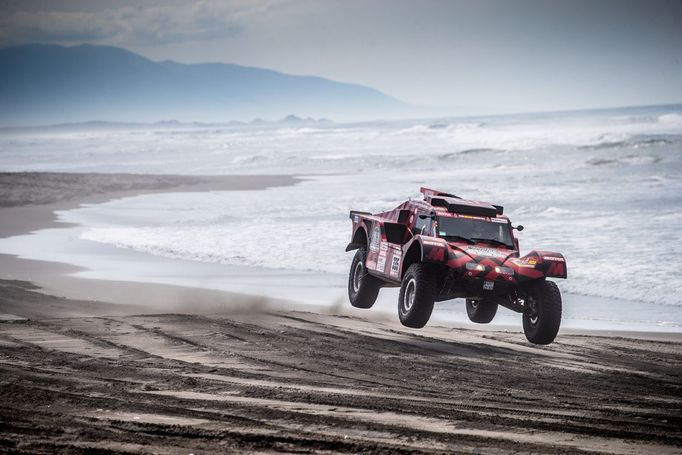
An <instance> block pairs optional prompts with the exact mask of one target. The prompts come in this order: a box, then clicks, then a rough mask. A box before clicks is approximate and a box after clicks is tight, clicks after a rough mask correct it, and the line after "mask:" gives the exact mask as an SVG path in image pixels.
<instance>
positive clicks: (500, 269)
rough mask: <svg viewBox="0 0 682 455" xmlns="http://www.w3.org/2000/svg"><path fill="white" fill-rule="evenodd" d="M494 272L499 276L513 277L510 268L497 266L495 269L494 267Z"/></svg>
mask: <svg viewBox="0 0 682 455" xmlns="http://www.w3.org/2000/svg"><path fill="white" fill-rule="evenodd" d="M495 271H496V272H497V273H499V274H502V275H513V274H514V269H512V268H511V267H504V266H502V267H500V266H497V267H495Z"/></svg>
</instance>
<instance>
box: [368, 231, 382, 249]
mask: <svg viewBox="0 0 682 455" xmlns="http://www.w3.org/2000/svg"><path fill="white" fill-rule="evenodd" d="M380 241H381V229H380V228H379V226H377V227H375V228H374V229H372V237H371V238H370V240H369V249H370V250H371V251H376V250H378V249H379V242H380Z"/></svg>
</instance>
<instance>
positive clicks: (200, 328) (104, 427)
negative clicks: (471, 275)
mask: <svg viewBox="0 0 682 455" xmlns="http://www.w3.org/2000/svg"><path fill="white" fill-rule="evenodd" d="M2 286H4V287H3V292H2V293H3V300H5V299H6V296H7V295H11V296H12V299H13V300H16V301H18V302H22V303H23V306H22V308H24V311H25V312H26V314H29V313H32V314H34V315H36V316H39V315H40V311H41V308H43V309H45V308H46V309H47V310H48V311H49V312H54V313H59V311H61V310H60V309H59V308H66V309H68V308H69V307H72V308H78V309H79V310H80V311H83V312H85V311H89V306H91V305H92V302H90V301H85V302H82V301H70V300H65V299H60V298H58V297H48V296H45V295H44V294H42V293H38V292H36V291H35V290H33V289H32V286H31V285H30V284H28V283H22V282H7V281H5V282H3V283H2ZM58 307H59V308H58ZM95 308H96V311H97V313H98V314H100V313H101V311H100V310H101V309H102V308H106V305H104V304H101V303H100V304H99V305H96V306H95ZM109 309H110V310H111V314H112V315H111V316H102V315H98V316H94V317H83V316H81V317H70V318H64V317H58V315H53V316H52V317H47V318H41V317H35V316H34V318H32V319H30V320H27V319H19V316H21V315H16V316H15V318H13V320H5V321H2V322H0V371H1V375H0V400H1V402H2V404H0V451H2V450H18V451H20V452H25V453H37V452H52V451H69V452H70V453H73V452H75V453H78V452H85V451H88V450H91V449H101V450H109V451H112V452H126V451H130V452H153V453H209V452H215V451H223V452H235V451H236V452H254V451H255V452H269V451H283V452H332V453H336V452H346V453H359V452H372V453H407V452H411V453H440V452H450V451H454V452H465V453H509V452H524V453H529V452H533V453H562V452H569V453H570V452H577V451H581V453H582V452H583V451H586V452H588V453H589V452H608V453H659V454H663V453H679V452H680V447H682V430H681V429H680V428H682V415H681V413H680V407H681V406H680V405H681V404H682V399H681V398H680V397H681V395H682V394H681V392H682V391H681V384H682V382H681V379H682V377H681V376H682V368H681V367H682V357H681V355H680V352H681V351H680V347H681V346H682V345H681V344H680V343H679V342H664V341H647V340H638V339H627V338H620V337H597V336H584V335H562V336H561V337H560V338H559V339H558V340H557V342H555V343H554V344H552V345H550V346H549V347H536V346H532V345H529V344H528V343H526V342H525V341H524V339H523V336H522V335H521V334H520V333H516V332H511V333H504V332H489V331H475V330H466V329H461V328H451V327H442V326H440V327H439V326H430V327H427V328H426V329H424V330H421V331H412V330H408V329H405V328H403V327H401V326H400V325H398V324H396V323H395V322H394V321H388V320H386V319H383V320H380V319H375V320H373V319H368V318H365V317H360V316H348V315H343V314H341V315H336V314H333V313H330V312H329V311H326V312H312V311H308V312H304V311H289V312H281V311H276V312H273V311H271V310H270V308H269V307H268V305H267V304H266V303H265V304H262V305H259V306H255V307H246V306H244V307H241V308H232V309H231V310H227V311H223V312H222V313H219V314H144V315H130V314H129V315H126V313H131V312H132V313H134V312H136V311H138V310H142V311H145V309H140V308H138V307H135V306H134V305H132V306H130V307H123V306H120V305H113V306H110V307H109ZM13 311H14V313H21V310H18V309H17V308H16V307H15V308H14V309H13ZM365 314H366V315H367V316H368V317H371V316H372V313H371V312H367V313H365Z"/></svg>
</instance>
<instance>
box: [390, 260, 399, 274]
mask: <svg viewBox="0 0 682 455" xmlns="http://www.w3.org/2000/svg"><path fill="white" fill-rule="evenodd" d="M399 270H400V256H393V260H392V261H391V275H397V274H398V271H399Z"/></svg>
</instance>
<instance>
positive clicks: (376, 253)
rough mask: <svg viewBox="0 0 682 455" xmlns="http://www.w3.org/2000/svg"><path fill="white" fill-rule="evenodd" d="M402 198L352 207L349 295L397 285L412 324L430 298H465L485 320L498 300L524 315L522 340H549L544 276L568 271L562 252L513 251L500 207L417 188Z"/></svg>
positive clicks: (550, 289) (557, 311) (427, 311)
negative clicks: (384, 206)
mask: <svg viewBox="0 0 682 455" xmlns="http://www.w3.org/2000/svg"><path fill="white" fill-rule="evenodd" d="M421 193H422V194H423V195H424V199H423V200H408V201H406V202H403V203H402V204H400V205H399V206H398V207H396V208H395V209H393V210H390V211H387V212H381V213H377V214H374V215H372V214H371V213H368V212H358V211H354V210H352V211H351V212H350V218H351V220H352V221H353V234H352V237H351V238H352V240H351V242H350V243H349V244H348V246H347V247H346V251H351V250H357V251H356V253H355V256H354V257H353V262H352V263H351V268H350V276H349V279H348V296H349V297H350V303H351V305H353V306H354V307H356V308H371V307H372V305H374V302H375V301H376V299H377V296H378V294H379V290H380V289H381V288H382V287H398V286H399V287H400V296H399V298H398V316H399V317H400V322H401V323H402V324H403V325H405V326H407V327H412V328H422V327H424V326H425V325H426V323H427V322H428V320H429V318H430V317H431V312H432V311H433V305H434V303H435V302H440V301H444V300H451V299H456V298H464V299H466V311H467V314H468V316H469V319H470V320H471V321H472V322H477V323H480V324H487V323H489V322H490V321H492V320H493V318H494V317H495V314H496V313H497V308H498V306H500V305H502V306H503V307H505V308H509V309H510V310H513V311H515V312H518V313H521V314H522V315H523V331H524V333H525V334H526V338H528V341H530V342H531V343H535V344H549V343H551V342H552V341H554V338H555V337H556V335H557V332H558V331H559V325H560V324H561V294H560V292H559V288H558V287H557V285H556V284H555V283H554V282H553V281H549V280H547V278H566V276H567V275H566V274H567V270H566V260H565V258H564V256H563V255H561V254H559V253H553V252H550V251H531V252H530V253H528V254H527V255H525V256H520V254H519V241H518V239H517V238H516V237H515V236H514V230H518V231H521V230H523V226H512V224H511V222H510V221H509V218H507V217H506V216H504V215H503V211H504V209H503V207H501V206H499V205H493V204H489V203H487V202H480V201H472V200H467V199H462V198H460V197H458V196H455V195H453V194H449V193H445V192H443V191H438V190H433V189H429V188H421Z"/></svg>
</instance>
